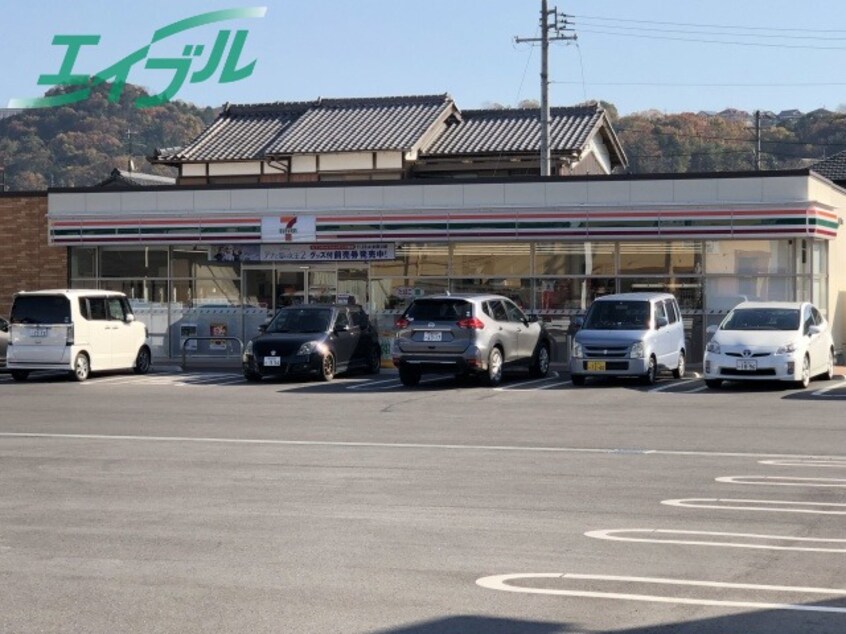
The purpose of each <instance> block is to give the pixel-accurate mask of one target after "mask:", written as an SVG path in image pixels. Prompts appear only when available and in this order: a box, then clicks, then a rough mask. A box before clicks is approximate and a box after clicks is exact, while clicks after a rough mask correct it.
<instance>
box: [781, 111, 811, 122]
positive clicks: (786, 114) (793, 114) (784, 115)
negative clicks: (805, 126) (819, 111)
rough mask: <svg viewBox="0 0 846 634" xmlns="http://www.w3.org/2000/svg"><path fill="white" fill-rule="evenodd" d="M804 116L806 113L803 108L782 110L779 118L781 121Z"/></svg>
mask: <svg viewBox="0 0 846 634" xmlns="http://www.w3.org/2000/svg"><path fill="white" fill-rule="evenodd" d="M804 116H805V115H804V113H803V112H802V111H801V110H796V109H794V110H782V111H781V112H779V113H778V120H779V122H784V121H794V120H796V119H800V118H801V117H804Z"/></svg>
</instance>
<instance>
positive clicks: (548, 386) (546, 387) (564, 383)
mask: <svg viewBox="0 0 846 634" xmlns="http://www.w3.org/2000/svg"><path fill="white" fill-rule="evenodd" d="M565 385H573V382H572V381H561V382H560V383H551V384H549V385H541V386H540V387H539V388H537V389H538V390H549V389H552V388H554V387H564V386H565Z"/></svg>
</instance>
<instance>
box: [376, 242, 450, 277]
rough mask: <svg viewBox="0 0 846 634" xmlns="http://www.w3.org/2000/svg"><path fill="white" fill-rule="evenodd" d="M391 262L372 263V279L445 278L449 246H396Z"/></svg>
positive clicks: (447, 267) (447, 268)
mask: <svg viewBox="0 0 846 634" xmlns="http://www.w3.org/2000/svg"><path fill="white" fill-rule="evenodd" d="M395 254H396V258H395V259H394V260H393V261H391V262H379V261H377V262H372V263H371V264H370V270H371V275H373V276H374V277H390V276H398V277H417V276H420V275H435V276H438V275H440V276H446V275H447V273H448V270H449V246H448V245H446V244H398V245H397V246H396V250H395Z"/></svg>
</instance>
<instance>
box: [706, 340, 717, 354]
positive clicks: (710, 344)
mask: <svg viewBox="0 0 846 634" xmlns="http://www.w3.org/2000/svg"><path fill="white" fill-rule="evenodd" d="M705 350H707V351H708V352H713V353H714V354H720V342H719V341H717V340H716V339H711V341H709V342H708V345H707V346H705Z"/></svg>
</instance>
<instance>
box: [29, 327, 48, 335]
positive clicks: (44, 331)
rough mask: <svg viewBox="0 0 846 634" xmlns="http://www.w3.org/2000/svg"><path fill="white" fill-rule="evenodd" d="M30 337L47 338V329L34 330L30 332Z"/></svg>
mask: <svg viewBox="0 0 846 634" xmlns="http://www.w3.org/2000/svg"><path fill="white" fill-rule="evenodd" d="M29 336H30V337H46V336H47V329H46V328H32V329H31V330H30V331H29Z"/></svg>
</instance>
